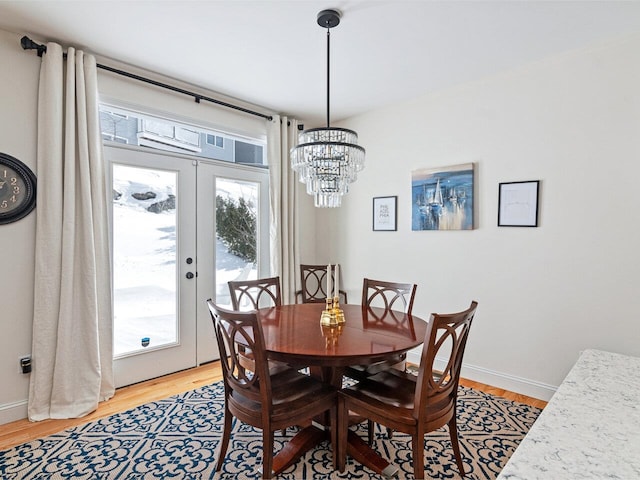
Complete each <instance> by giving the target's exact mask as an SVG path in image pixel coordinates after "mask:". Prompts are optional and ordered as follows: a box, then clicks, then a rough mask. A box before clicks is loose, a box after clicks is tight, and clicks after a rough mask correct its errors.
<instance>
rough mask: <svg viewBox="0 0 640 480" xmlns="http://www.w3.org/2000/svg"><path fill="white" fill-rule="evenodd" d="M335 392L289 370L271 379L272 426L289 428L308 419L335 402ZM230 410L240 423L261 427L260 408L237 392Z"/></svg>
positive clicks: (257, 402) (316, 381) (317, 381)
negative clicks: (315, 409)
mask: <svg viewBox="0 0 640 480" xmlns="http://www.w3.org/2000/svg"><path fill="white" fill-rule="evenodd" d="M335 396H336V390H335V389H334V388H332V387H331V386H329V385H327V384H324V383H322V382H321V381H319V380H318V379H316V378H314V377H311V376H309V375H305V374H303V373H300V372H298V371H297V370H295V369H292V368H289V369H286V370H283V371H280V372H278V373H277V374H275V375H271V399H272V405H273V407H272V408H273V410H272V414H271V421H272V426H273V428H274V429H276V430H277V429H280V428H281V426H290V425H294V424H296V422H298V421H303V420H305V419H307V418H308V417H309V411H310V410H311V411H312V410H314V405H316V406H317V411H318V412H323V411H325V410H326V409H327V407H326V404H327V400H330V401H335ZM229 408H230V410H231V411H232V412H233V414H234V415H236V416H237V417H238V418H240V419H241V420H242V421H243V422H245V423H249V424H255V423H257V424H260V423H261V422H262V419H261V418H262V404H261V403H260V402H259V401H255V400H252V399H250V398H247V397H245V396H243V395H241V394H240V393H238V392H237V391H233V392H231V395H230V396H229Z"/></svg>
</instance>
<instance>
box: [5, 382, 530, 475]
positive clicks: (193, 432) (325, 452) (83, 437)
mask: <svg viewBox="0 0 640 480" xmlns="http://www.w3.org/2000/svg"><path fill="white" fill-rule="evenodd" d="M222 412H223V386H222V383H221V382H220V383H215V384H213V385H209V386H206V387H202V388H199V389H197V390H193V391H190V392H187V393H184V394H181V395H177V396H174V397H171V398H167V399H165V400H161V401H158V402H153V403H148V404H146V405H142V406H140V407H137V408H134V409H132V410H129V411H126V412H123V413H120V414H117V415H113V416H111V417H107V418H104V419H102V420H97V421H94V422H91V423H87V424H85V425H81V426H78V427H74V428H71V429H69V430H66V431H64V432H60V433H57V434H55V435H51V436H49V437H46V438H43V439H40V440H35V441H33V442H29V443H26V444H23V445H19V446H17V447H14V448H12V449H10V450H5V451H2V452H0V478H1V479H2V480H12V479H24V480H27V479H47V480H49V479H51V480H54V479H71V478H73V479H80V480H82V479H86V480H112V479H127V480H129V479H145V480H147V479H181V480H182V479H185V480H188V479H192V480H205V479H213V478H216V479H217V478H220V479H223V478H224V479H226V478H229V479H253V478H259V476H260V475H259V473H258V468H259V466H260V464H261V457H262V437H261V434H260V431H259V430H256V429H254V428H252V427H249V426H247V425H243V424H241V423H240V422H236V424H235V430H234V434H233V435H232V438H231V442H230V445H229V450H228V453H227V458H226V461H225V463H224V467H223V471H222V472H221V474H219V475H217V476H214V473H215V472H214V469H215V460H216V458H217V457H216V454H217V451H218V445H219V441H220V438H221V435H222ZM458 412H459V416H458V428H459V434H460V446H461V449H462V457H463V459H464V462H465V465H466V471H467V472H468V473H467V476H466V478H468V479H479V480H485V479H494V478H496V476H497V475H498V473H499V472H500V470H501V469H502V467H503V466H504V464H505V463H506V461H507V459H508V458H509V457H510V456H511V454H512V453H513V451H514V450H515V448H516V447H517V446H518V444H519V443H520V441H521V440H522V438H523V437H524V435H525V434H526V433H527V431H528V430H529V428H530V427H531V425H532V424H533V422H534V421H535V419H536V418H537V417H538V415H539V414H540V410H539V409H537V408H533V407H529V406H527V405H523V404H518V403H514V402H510V401H508V400H504V399H501V398H498V397H494V396H491V395H488V394H485V393H482V392H478V391H476V390H472V389H469V388H463V387H461V388H460V393H459V409H458ZM363 427H364V425H363V426H359V427H358V428H359V430H358V431H357V433H359V434H361V436H362V437H363V438H365V439H366V428H363ZM293 434H295V431H294V429H292V428H289V429H288V430H287V437H283V436H282V435H281V434H280V433H276V436H275V438H276V447H275V448H276V450H279V449H280V448H281V447H282V445H283V443H284V442H285V441H286V440H287V438H288V437H290V436H292V435H293ZM375 449H376V450H377V451H378V452H379V453H380V454H381V455H382V456H383V457H385V458H386V459H387V460H390V461H391V462H392V463H394V464H395V465H396V466H398V467H399V468H400V473H399V478H413V474H412V473H411V472H412V471H413V469H412V467H411V464H410V457H411V447H410V441H409V437H408V436H407V435H404V434H401V433H397V432H396V433H394V435H393V438H392V439H389V438H388V437H387V434H386V429H385V430H384V431H382V430H380V429H379V427H378V430H376V444H375ZM425 450H426V453H425V455H426V460H425V476H426V477H427V478H429V477H430V478H437V479H445V478H459V475H458V470H457V467H456V466H455V460H454V458H453V453H452V451H451V444H450V442H449V433H448V431H447V430H446V427H445V428H443V429H442V430H439V431H437V432H432V433H430V434H428V435H427V436H426V437H425ZM347 461H348V463H347V468H346V470H345V472H344V473H342V474H340V473H338V472H333V471H331V453H330V451H329V444H328V443H323V444H321V445H319V446H318V447H316V448H315V449H314V450H311V451H309V452H307V454H306V455H305V456H304V457H303V458H301V459H300V460H299V461H298V463H297V464H296V465H293V466H291V467H290V468H289V469H288V470H286V471H285V472H284V473H282V474H281V475H280V476H279V477H278V478H282V479H296V480H297V479H312V478H313V479H325V478H331V479H343V478H348V479H353V478H357V479H368V478H379V477H378V475H376V474H374V473H373V472H371V471H370V470H368V469H366V468H364V467H362V466H361V465H360V464H358V463H356V462H354V461H353V460H352V459H351V458H349V457H347Z"/></svg>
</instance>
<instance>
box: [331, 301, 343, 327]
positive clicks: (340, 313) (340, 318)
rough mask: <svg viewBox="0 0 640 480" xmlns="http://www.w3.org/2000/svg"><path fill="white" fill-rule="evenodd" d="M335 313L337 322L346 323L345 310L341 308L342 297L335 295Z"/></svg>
mask: <svg viewBox="0 0 640 480" xmlns="http://www.w3.org/2000/svg"><path fill="white" fill-rule="evenodd" d="M333 315H334V316H335V317H336V323H337V324H338V325H340V324H343V323H344V321H345V320H344V312H343V311H342V309H341V308H340V297H339V296H335V297H333Z"/></svg>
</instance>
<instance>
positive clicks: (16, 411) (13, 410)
mask: <svg viewBox="0 0 640 480" xmlns="http://www.w3.org/2000/svg"><path fill="white" fill-rule="evenodd" d="M25 418H27V401H26V400H21V401H19V402H14V403H5V404H4V405H0V425H4V424H5V423H10V422H15V421H16V420H23V419H25Z"/></svg>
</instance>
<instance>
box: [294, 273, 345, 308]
mask: <svg viewBox="0 0 640 480" xmlns="http://www.w3.org/2000/svg"><path fill="white" fill-rule="evenodd" d="M335 272H336V266H335V265H331V288H332V289H333V288H334V287H333V282H334V281H335ZM338 280H339V279H338ZM300 286H301V290H300V293H301V294H302V303H324V302H325V301H326V299H327V266H326V265H300ZM338 288H339V286H338ZM340 297H341V298H340V302H344V303H347V299H346V293H345V292H343V291H342V290H340Z"/></svg>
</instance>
